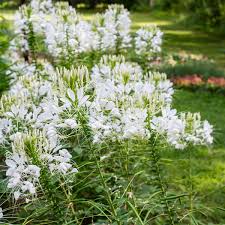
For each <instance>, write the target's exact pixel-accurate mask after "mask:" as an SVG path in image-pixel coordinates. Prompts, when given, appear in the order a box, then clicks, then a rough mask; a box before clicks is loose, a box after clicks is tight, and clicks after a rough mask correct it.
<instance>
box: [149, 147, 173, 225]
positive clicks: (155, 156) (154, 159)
mask: <svg viewBox="0 0 225 225" xmlns="http://www.w3.org/2000/svg"><path fill="white" fill-rule="evenodd" d="M151 156H152V163H153V167H154V172H155V174H156V176H157V178H156V179H157V181H158V182H157V184H158V186H159V188H160V190H161V195H162V199H163V202H164V203H165V206H166V211H167V214H168V216H169V221H170V224H171V225H175V222H174V218H173V212H172V210H171V208H170V205H169V202H168V200H167V191H166V189H165V187H164V183H163V179H162V176H161V170H160V167H159V164H158V161H159V155H158V154H157V152H156V149H155V147H154V146H153V148H151Z"/></svg>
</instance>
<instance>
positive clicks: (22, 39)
mask: <svg viewBox="0 0 225 225" xmlns="http://www.w3.org/2000/svg"><path fill="white" fill-rule="evenodd" d="M29 24H30V25H32V27H33V31H34V32H35V34H36V35H38V36H39V38H40V37H42V38H43V43H45V46H46V49H47V51H48V54H49V55H50V56H51V57H53V58H54V59H56V61H57V60H58V59H59V60H65V59H66V60H68V59H71V60H73V59H74V57H76V56H78V55H79V54H81V53H88V52H91V51H92V52H93V51H98V52H100V53H101V52H106V51H107V52H111V53H118V52H125V51H127V50H128V49H131V48H134V49H135V52H136V53H137V54H138V55H140V54H143V53H145V54H146V53H149V54H150V52H151V53H153V52H159V51H160V49H161V43H162V40H161V39H162V32H160V30H159V29H158V28H156V27H151V28H146V29H145V28H142V29H140V30H139V31H138V32H137V33H136V35H135V37H134V40H133V39H132V38H131V31H130V27H131V19H130V17H129V12H128V10H127V9H125V8H124V6H123V5H109V7H108V9H107V10H106V11H105V13H102V14H97V15H96V17H94V19H93V21H91V22H87V21H84V20H82V19H81V17H80V16H79V15H78V14H77V13H76V10H75V9H74V8H72V7H71V6H69V5H68V4H67V3H65V2H63V3H62V2H59V3H56V4H53V3H52V2H51V0H38V1H34V0H33V1H31V4H30V5H28V6H23V7H21V8H20V10H19V11H18V13H17V16H16V21H15V28H16V34H17V38H15V39H14V40H13V41H12V43H11V50H12V51H11V54H13V53H14V52H15V51H13V49H14V50H15V47H14V46H16V49H17V50H18V48H20V50H22V51H24V52H26V51H29V44H28V33H29V32H30V30H29V29H30V26H29ZM18 41H19V43H20V45H18V44H16V43H15V42H18ZM134 42H135V45H134V46H133V43H134Z"/></svg>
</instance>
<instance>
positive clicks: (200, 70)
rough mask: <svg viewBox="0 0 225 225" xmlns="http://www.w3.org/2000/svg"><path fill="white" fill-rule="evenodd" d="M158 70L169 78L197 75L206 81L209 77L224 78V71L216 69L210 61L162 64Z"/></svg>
mask: <svg viewBox="0 0 225 225" xmlns="http://www.w3.org/2000/svg"><path fill="white" fill-rule="evenodd" d="M158 69H159V71H161V72H164V73H166V74H167V75H168V76H169V77H174V76H185V75H193V74H198V75H201V76H203V77H204V78H205V79H207V78H209V77H211V76H218V77H222V76H225V72H224V70H223V69H220V68H218V67H217V66H216V64H215V63H213V62H210V61H199V60H189V61H188V62H185V63H177V64H176V65H169V64H162V65H160V66H159V68H158Z"/></svg>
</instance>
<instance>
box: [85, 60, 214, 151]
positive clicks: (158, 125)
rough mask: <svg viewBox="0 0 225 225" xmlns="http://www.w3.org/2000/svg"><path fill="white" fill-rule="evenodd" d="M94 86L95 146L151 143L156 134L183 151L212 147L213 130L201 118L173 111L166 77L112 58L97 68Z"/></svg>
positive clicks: (170, 90) (169, 87) (94, 74)
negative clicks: (108, 142)
mask: <svg viewBox="0 0 225 225" xmlns="http://www.w3.org/2000/svg"><path fill="white" fill-rule="evenodd" d="M91 82H92V85H93V86H94V87H95V98H94V100H93V102H92V104H91V107H90V110H89V111H90V112H89V113H90V117H89V118H90V121H89V125H90V127H91V128H92V130H93V134H94V142H101V141H103V140H106V139H110V140H123V139H137V138H144V139H147V138H149V136H150V135H151V133H152V132H155V131H156V132H157V133H159V134H162V135H165V133H166V136H167V142H168V143H169V144H171V145H173V146H174V147H176V148H179V149H183V148H184V147H186V146H187V145H188V143H192V144H195V145H196V144H202V145H204V144H211V143H212V136H211V134H212V126H211V125H209V124H208V123H207V122H206V121H205V122H204V123H202V122H201V121H200V117H198V116H196V115H198V114H194V115H192V114H188V116H187V118H186V117H185V116H182V119H180V118H179V117H178V116H177V114H176V110H170V107H171V101H172V94H173V89H172V83H171V82H170V81H169V80H167V79H166V76H165V74H160V73H148V74H143V73H142V71H141V68H140V67H139V66H138V65H136V64H131V63H127V62H125V59H124V58H123V57H118V58H117V57H114V56H113V57H110V56H109V57H103V58H102V60H101V62H100V64H99V65H96V66H95V67H94V68H93V70H92V74H91ZM190 118H192V120H191V119H190ZM207 124H208V126H207ZM189 127H192V130H191V131H190V130H189Z"/></svg>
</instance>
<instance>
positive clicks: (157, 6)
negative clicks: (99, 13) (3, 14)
mask: <svg viewBox="0 0 225 225" xmlns="http://www.w3.org/2000/svg"><path fill="white" fill-rule="evenodd" d="M26 1H27V0H1V1H0V4H1V8H16V7H18V6H20V5H22V4H24V3H26ZM68 2H69V4H70V5H72V6H74V7H77V8H86V9H96V8H98V9H100V8H104V7H106V5H107V4H113V3H117V4H123V5H124V6H125V7H126V8H128V9H129V10H134V11H148V10H163V11H173V12H174V13H177V14H183V15H184V16H185V18H186V19H187V20H188V21H189V23H191V22H192V23H197V24H200V25H204V26H205V28H207V29H209V28H217V29H219V31H220V32H222V33H225V0H68Z"/></svg>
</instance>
